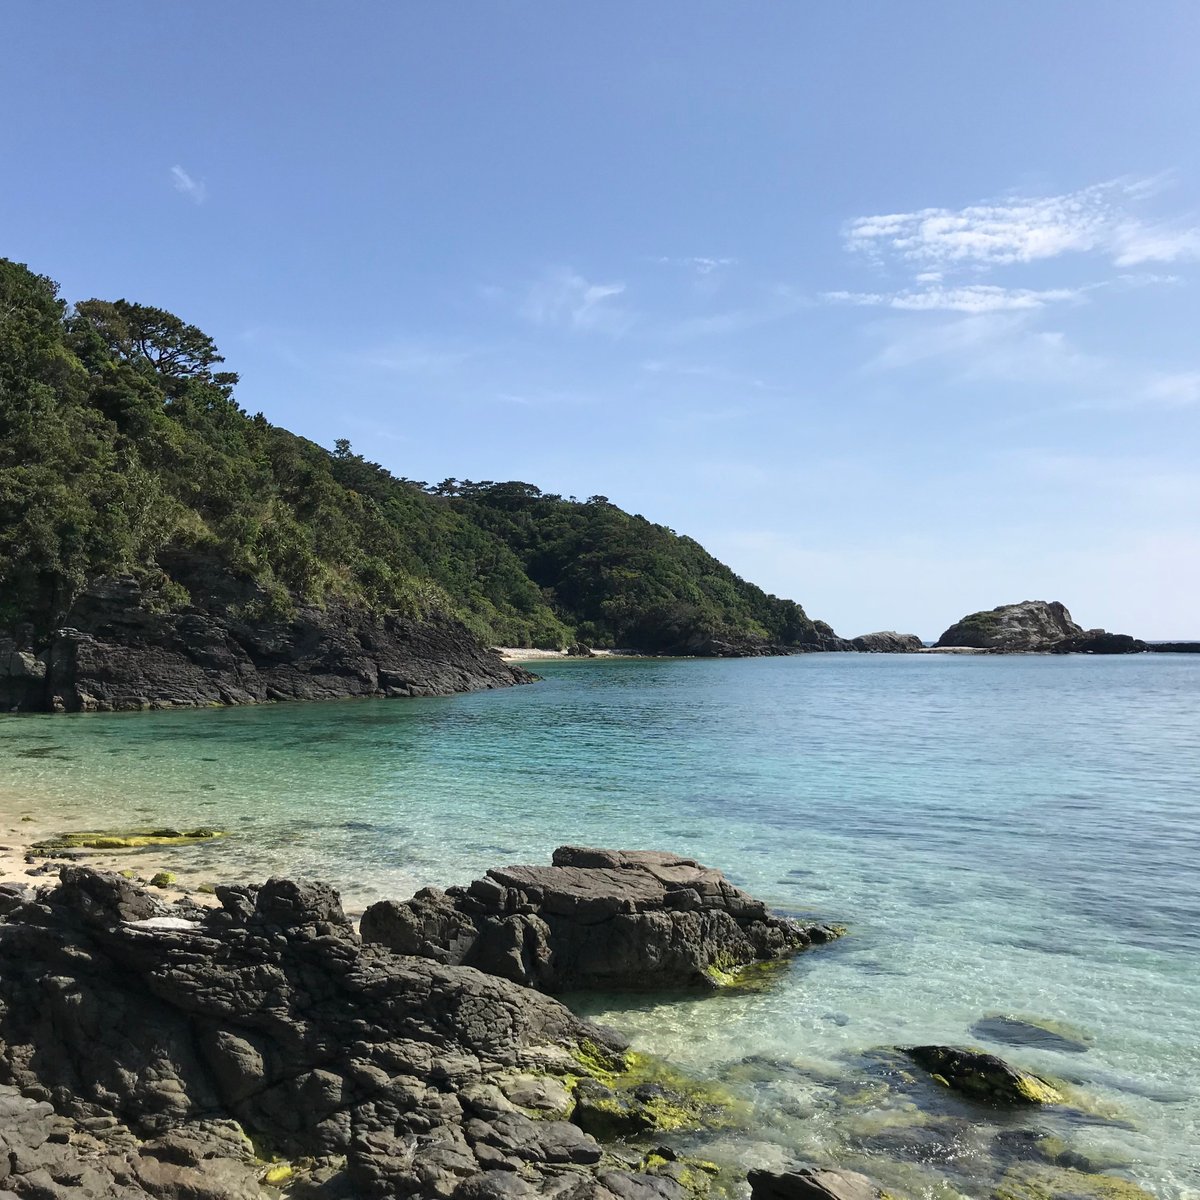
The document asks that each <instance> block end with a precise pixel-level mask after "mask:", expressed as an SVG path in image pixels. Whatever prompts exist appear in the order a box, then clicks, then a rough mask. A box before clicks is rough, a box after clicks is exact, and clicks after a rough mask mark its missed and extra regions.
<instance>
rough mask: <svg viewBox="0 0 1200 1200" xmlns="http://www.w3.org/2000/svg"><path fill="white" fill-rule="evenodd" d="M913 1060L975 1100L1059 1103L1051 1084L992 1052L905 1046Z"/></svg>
mask: <svg viewBox="0 0 1200 1200" xmlns="http://www.w3.org/2000/svg"><path fill="white" fill-rule="evenodd" d="M902 1053H904V1054H906V1055H907V1056H908V1057H909V1058H911V1059H912V1060H913V1062H915V1063H917V1064H918V1065H919V1066H922V1067H924V1068H925V1070H927V1071H928V1072H929V1073H930V1075H931V1076H932V1077H933V1078H934V1079H935V1080H936V1081H937V1082H939V1083H941V1084H944V1085H945V1086H946V1087H948V1088H950V1089H952V1090H953V1091H956V1092H961V1093H962V1094H963V1095H965V1096H969V1097H971V1098H972V1099H975V1100H983V1101H986V1102H988V1103H991V1104H1014V1105H1020V1104H1062V1103H1063V1102H1064V1097H1063V1094H1062V1092H1060V1091H1059V1090H1058V1089H1057V1088H1056V1087H1054V1086H1053V1085H1052V1084H1050V1083H1048V1082H1047V1081H1046V1080H1044V1079H1042V1078H1040V1077H1039V1076H1037V1075H1033V1074H1031V1073H1030V1072H1028V1071H1021V1070H1018V1069H1017V1068H1016V1067H1013V1066H1010V1065H1009V1064H1008V1063H1006V1062H1005V1061H1004V1059H1002V1058H1000V1057H999V1055H996V1054H988V1053H987V1052H986V1051H984V1050H976V1049H971V1048H965V1049H960V1048H957V1047H954V1046H908V1047H905V1048H903V1050H902Z"/></svg>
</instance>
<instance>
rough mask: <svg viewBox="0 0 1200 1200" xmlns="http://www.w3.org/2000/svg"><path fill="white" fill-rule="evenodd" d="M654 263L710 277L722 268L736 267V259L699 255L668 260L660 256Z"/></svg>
mask: <svg viewBox="0 0 1200 1200" xmlns="http://www.w3.org/2000/svg"><path fill="white" fill-rule="evenodd" d="M654 261H655V262H656V263H658V264H659V265H660V266H664V267H683V268H685V269H686V270H690V271H695V272H696V274H697V275H711V274H712V273H713V272H714V271H719V270H720V269H721V268H722V267H733V266H736V265H737V262H738V260H737V259H736V258H705V257H703V256H701V255H692V256H690V257H685V258H670V257H667V256H666V255H661V256H660V257H658V258H656V259H655V260H654Z"/></svg>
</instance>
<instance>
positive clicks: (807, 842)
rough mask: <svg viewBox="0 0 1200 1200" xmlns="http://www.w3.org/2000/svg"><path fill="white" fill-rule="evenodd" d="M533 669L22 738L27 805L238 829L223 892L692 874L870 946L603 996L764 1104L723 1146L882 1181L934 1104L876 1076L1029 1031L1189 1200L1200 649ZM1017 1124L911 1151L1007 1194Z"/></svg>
mask: <svg viewBox="0 0 1200 1200" xmlns="http://www.w3.org/2000/svg"><path fill="white" fill-rule="evenodd" d="M537 669H538V671H539V672H541V673H542V674H544V675H545V677H546V678H545V681H544V682H543V683H541V684H539V685H537V686H534V687H529V688H520V689H515V690H512V691H504V692H491V693H483V694H479V695H472V696H464V697H456V698H451V699H439V700H417V701H361V702H343V703H334V704H319V705H291V706H277V707H264V708H249V709H225V710H214V711H200V712H191V711H180V712H165V713H145V714H142V713H138V714H121V715H97V716H79V717H22V718H11V719H8V720H4V721H0V763H3V765H4V768H5V776H4V778H3V781H0V792H2V793H6V794H7V795H8V796H10V797H15V799H16V805H15V807H16V808H18V809H19V810H20V811H29V812H31V813H35V814H37V815H38V824H39V826H40V825H41V824H43V823H47V822H48V823H49V824H51V825H56V826H60V827H63V828H70V827H76V828H78V827H81V826H94V825H111V826H117V825H121V824H125V823H130V822H135V823H143V822H145V821H151V822H154V823H168V824H178V825H198V824H214V825H219V826H222V827H225V828H228V829H231V830H233V831H235V834H236V836H235V837H233V838H231V839H230V840H229V841H228V842H226V843H222V844H219V845H210V846H202V847H195V848H189V849H187V850H180V851H175V852H172V853H173V854H174V855H175V856H176V857H177V859H178V861H179V863H180V864H182V868H183V869H184V870H185V871H186V872H189V873H190V874H192V876H193V877H196V878H200V877H204V878H208V877H222V876H224V877H228V876H230V875H236V876H254V875H258V876H265V875H266V874H268V873H272V872H291V873H304V874H309V875H316V876H319V877H323V878H327V879H331V880H332V881H334V882H335V883H337V884H338V885H339V886H340V887H341V888H342V890H343V893H344V895H345V896H346V898H347V902H348V905H349V906H350V907H352V908H358V907H361V906H362V905H364V904H366V903H369V902H370V901H371V900H373V899H375V898H377V897H380V896H395V895H403V894H407V893H408V892H409V891H410V890H411V889H412V888H415V887H417V886H421V885H424V884H427V883H438V884H446V883H450V882H457V881H465V880H467V879H469V878H471V877H473V876H474V875H476V874H478V873H480V872H481V871H483V870H484V869H485V868H486V867H488V866H491V865H497V864H502V863H510V862H516V861H542V860H546V859H547V858H548V856H549V854H550V851H551V850H552V849H553V848H554V847H555V846H556V845H559V844H560V843H563V842H569V841H574V842H588V843H593V844H603V845H616V846H623V847H655V848H662V849H670V850H674V851H678V852H681V853H685V854H689V855H694V856H696V857H697V858H699V859H701V860H702V861H705V862H707V863H710V864H713V865H717V866H720V867H722V868H724V869H725V870H726V871H727V873H728V874H729V875H730V876H731V877H732V878H733V879H734V880H735V881H736V882H738V883H740V884H742V885H744V886H746V887H748V888H749V889H751V890H752V891H754V892H755V893H756V894H758V895H761V896H762V897H764V898H765V899H767V900H769V901H771V902H772V903H774V904H776V905H778V906H780V907H782V908H786V909H789V910H794V911H798V912H804V913H816V914H819V915H821V916H822V917H826V918H830V919H834V920H838V921H843V922H845V923H847V924H848V925H850V926H851V930H852V932H851V935H850V936H849V937H848V938H846V939H844V940H843V941H842V942H841V943H838V944H836V945H834V946H832V947H828V948H826V949H824V950H821V951H818V952H816V953H813V954H810V955H807V956H804V957H803V958H801V959H800V960H798V961H797V962H796V963H795V964H794V965H793V966H792V967H790V968H789V970H788V971H787V973H786V974H785V976H784V977H783V978H782V979H781V980H780V981H779V982H778V984H777V985H776V986H775V987H774V988H772V989H771V990H770V991H768V992H765V993H762V994H756V995H739V996H718V997H716V998H713V999H706V1000H689V999H683V1000H678V999H671V1000H658V999H656V1000H654V1001H647V1000H645V999H640V1000H639V999H637V998H621V997H605V998H592V999H590V1000H588V1001H587V1002H586V1007H587V1009H588V1010H589V1011H590V1012H593V1013H597V1014H598V1015H601V1016H603V1017H604V1018H605V1019H607V1020H608V1021H609V1023H611V1024H614V1025H617V1026H618V1027H620V1028H622V1029H623V1030H624V1031H625V1032H627V1033H631V1034H633V1035H634V1036H635V1038H636V1040H637V1041H638V1043H639V1044H640V1045H643V1046H645V1047H646V1048H648V1049H653V1050H657V1051H660V1052H662V1053H666V1054H670V1055H672V1056H674V1057H675V1058H677V1059H679V1060H682V1061H684V1062H686V1063H688V1064H689V1065H691V1066H693V1067H695V1068H696V1069H698V1070H702V1071H704V1072H706V1073H711V1074H715V1075H719V1076H723V1077H725V1078H728V1079H730V1080H733V1081H734V1083H735V1085H736V1086H738V1087H743V1088H744V1089H746V1090H747V1091H748V1093H750V1094H752V1096H753V1099H754V1101H755V1102H756V1103H758V1104H759V1105H760V1106H761V1111H762V1112H763V1114H764V1116H763V1120H762V1129H761V1138H760V1139H759V1140H758V1141H757V1142H756V1143H754V1144H749V1143H747V1142H745V1141H744V1140H743V1141H741V1142H736V1141H731V1142H729V1143H728V1144H726V1145H724V1146H718V1147H717V1149H718V1150H719V1151H721V1152H723V1153H724V1154H725V1155H727V1156H728V1157H732V1158H735V1159H738V1160H739V1161H745V1162H749V1161H751V1160H752V1159H753V1160H756V1161H757V1160H762V1159H764V1158H771V1157H782V1156H783V1155H784V1154H792V1153H801V1154H803V1155H805V1156H808V1157H815V1158H835V1159H837V1158H840V1159H843V1160H845V1161H850V1162H854V1163H855V1164H856V1165H862V1164H863V1163H864V1162H867V1163H869V1162H870V1160H871V1159H872V1156H880V1155H881V1154H884V1152H883V1151H881V1150H880V1146H881V1145H882V1144H883V1142H884V1141H886V1138H882V1139H881V1138H880V1137H878V1136H876V1134H877V1133H878V1131H879V1130H880V1129H886V1128H887V1127H889V1126H894V1125H896V1124H902V1123H903V1121H904V1120H907V1119H909V1118H911V1117H912V1113H911V1110H909V1109H906V1108H904V1107H903V1105H901V1107H900V1108H899V1109H897V1108H895V1107H894V1106H891V1107H889V1105H890V1104H891V1102H890V1101H889V1102H887V1103H885V1104H884V1105H883V1106H882V1107H881V1108H874V1109H873V1108H871V1106H869V1105H868V1106H867V1107H866V1108H865V1109H862V1108H860V1109H856V1110H853V1111H851V1110H850V1109H848V1108H847V1106H846V1105H845V1104H844V1103H843V1101H844V1099H845V1095H844V1093H845V1087H844V1082H845V1080H846V1079H847V1078H851V1079H854V1078H856V1077H857V1076H856V1072H867V1073H868V1074H869V1072H870V1069H871V1068H870V1064H869V1062H867V1061H866V1060H864V1059H862V1057H861V1056H862V1055H863V1054H864V1053H865V1052H868V1051H870V1050H871V1049H872V1048H875V1047H881V1046H892V1045H896V1044H906V1043H914V1042H929V1041H939V1042H950V1043H960V1044H961V1043H964V1042H972V1041H977V1040H978V1039H977V1038H975V1037H974V1036H973V1035H971V1034H970V1033H969V1030H970V1026H971V1025H972V1024H973V1023H974V1022H976V1021H978V1020H979V1019H980V1018H981V1017H983V1016H985V1015H986V1014H988V1013H990V1012H995V1011H1005V1012H1012V1013H1019V1014H1029V1015H1034V1016H1038V1017H1048V1018H1057V1019H1060V1020H1064V1021H1068V1022H1070V1023H1071V1024H1073V1025H1077V1026H1080V1027H1082V1028H1083V1029H1085V1030H1086V1031H1088V1032H1089V1033H1090V1034H1091V1035H1092V1036H1093V1038H1094V1041H1093V1043H1092V1045H1091V1047H1090V1049H1089V1050H1088V1051H1087V1052H1086V1053H1084V1054H1066V1053H1063V1052H1060V1051H1056V1050H1051V1049H1039V1048H1036V1047H1028V1046H1027V1047H1012V1046H1009V1047H1000V1046H997V1047H995V1048H996V1049H998V1050H1000V1051H1001V1052H1002V1053H1004V1054H1006V1055H1007V1056H1008V1057H1010V1058H1011V1059H1012V1060H1013V1061H1016V1062H1019V1063H1021V1064H1022V1065H1024V1066H1027V1067H1030V1068H1032V1069H1035V1070H1038V1071H1042V1072H1045V1073H1049V1074H1052V1075H1055V1076H1056V1077H1059V1078H1066V1079H1069V1080H1072V1081H1074V1082H1075V1083H1076V1084H1077V1085H1078V1087H1079V1088H1080V1089H1081V1091H1082V1092H1084V1093H1086V1094H1087V1095H1088V1096H1090V1097H1092V1098H1093V1099H1094V1100H1095V1101H1096V1102H1097V1103H1098V1104H1099V1105H1100V1106H1101V1107H1103V1108H1104V1109H1105V1110H1106V1111H1108V1112H1110V1114H1115V1115H1117V1116H1118V1117H1119V1118H1120V1120H1119V1123H1118V1124H1113V1123H1111V1122H1103V1123H1102V1122H1099V1121H1092V1120H1087V1119H1083V1118H1072V1120H1071V1122H1070V1124H1071V1128H1070V1129H1069V1130H1067V1132H1068V1133H1069V1134H1070V1138H1071V1141H1072V1145H1073V1146H1075V1147H1077V1148H1078V1149H1080V1150H1081V1151H1082V1152H1083V1153H1085V1154H1086V1155H1087V1156H1088V1157H1089V1158H1092V1159H1093V1160H1094V1161H1096V1162H1099V1163H1106V1162H1109V1161H1111V1162H1113V1163H1116V1164H1125V1165H1126V1166H1127V1169H1128V1171H1129V1173H1130V1174H1131V1175H1132V1177H1133V1178H1135V1179H1137V1180H1138V1182H1140V1183H1142V1184H1143V1185H1145V1186H1147V1187H1150V1188H1151V1189H1152V1190H1154V1191H1155V1192H1156V1193H1157V1194H1158V1195H1160V1196H1162V1197H1164V1198H1165V1200H1177V1198H1179V1197H1183V1196H1194V1195H1195V1194H1196V1192H1195V1190H1194V1189H1196V1188H1197V1187H1200V1169H1198V1167H1197V1152H1196V1147H1197V1145H1200V1085H1198V1081H1200V866H1198V863H1200V736H1198V735H1200V658H1196V657H1187V656H1167V655H1163V656H1152V657H1147V656H1135V657H1129V658H1042V657H1014V658H1004V657H1001V658H988V657H985V658H969V657H965V658H964V657H950V656H946V657H943V656H935V655H927V656H871V655H811V656H806V657H802V658H794V659H761V660H742V661H732V662H721V661H654V662H645V661H623V660H600V661H590V662H578V663H576V662H550V663H545V664H538V665H537ZM9 807H10V808H13V807H14V805H13V804H12V803H10V804H9ZM29 827H30V828H33V826H32V825H31V826H29ZM5 828H6V829H10V830H11V829H14V828H17V826H15V825H14V824H12V823H9V824H6V825H5ZM8 836H10V837H11V836H12V834H11V833H10V834H9V835H8ZM158 855H159V857H160V858H161V856H162V852H161V851H159V852H158ZM748 1059H749V1060H750V1061H749V1062H747V1060H748ZM764 1060H765V1061H766V1062H767V1063H769V1064H771V1066H770V1067H769V1069H764V1070H761V1071H760V1070H759V1067H760V1066H761V1065H762V1063H763V1062H764ZM759 1076H761V1078H760V1077H759ZM866 1077H867V1076H866V1075H864V1076H863V1078H866ZM837 1081H841V1082H840V1084H839V1083H838V1082H837ZM839 1086H840V1087H841V1092H839V1091H838V1087H839ZM905 1114H908V1115H907V1116H905ZM1038 1121H1041V1122H1043V1127H1044V1128H1047V1129H1052V1128H1053V1129H1057V1127H1056V1126H1055V1124H1054V1119H1052V1118H1050V1117H1044V1118H1043V1117H1039V1118H1037V1119H1036V1120H1035V1121H1034V1124H1035V1126H1036V1125H1037V1122H1038ZM1060 1124H1061V1122H1060ZM1002 1126H1003V1121H1000V1120H999V1119H997V1121H996V1122H995V1123H988V1122H984V1123H983V1124H982V1125H980V1126H979V1129H980V1130H981V1132H977V1133H975V1134H972V1135H971V1136H970V1137H965V1138H964V1139H962V1140H960V1142H959V1143H958V1144H956V1146H955V1147H953V1148H952V1152H951V1151H947V1150H946V1148H945V1147H944V1146H939V1145H937V1144H936V1142H937V1137H936V1136H935V1135H936V1130H934V1131H932V1132H929V1134H928V1142H929V1144H928V1145H926V1146H924V1147H923V1148H921V1149H919V1150H918V1151H915V1152H913V1151H911V1150H906V1151H905V1153H906V1154H910V1155H915V1157H917V1158H920V1159H923V1160H924V1161H925V1164H926V1168H927V1174H926V1176H923V1178H927V1179H930V1180H933V1183H932V1185H930V1186H931V1187H932V1191H930V1190H929V1189H926V1190H927V1192H928V1194H934V1193H938V1194H942V1193H945V1192H946V1191H947V1189H953V1190H957V1191H958V1192H961V1193H964V1194H967V1195H981V1196H982V1195H987V1194H988V1190H987V1189H984V1190H977V1189H976V1188H974V1187H973V1186H972V1184H971V1178H972V1174H973V1172H975V1171H976V1170H979V1171H982V1170H983V1169H984V1166H983V1165H982V1164H984V1163H985V1159H986V1158H987V1155H988V1153H989V1151H988V1149H987V1146H986V1145H985V1143H986V1141H987V1139H988V1138H990V1137H991V1135H992V1134H993V1133H996V1132H1001V1131H1002ZM1058 1131H1060V1132H1061V1129H1059V1130H1058ZM889 1153H890V1151H889ZM864 1156H865V1158H864ZM884 1157H886V1155H884ZM875 1165H876V1166H877V1167H878V1170H877V1173H883V1174H885V1175H886V1173H887V1169H888V1168H887V1166H886V1163H884V1162H883V1161H882V1159H881V1160H880V1162H879V1163H877V1164H875ZM981 1177H982V1176H981ZM939 1179H940V1180H942V1184H941V1185H939V1184H938V1180H939ZM900 1182H901V1183H904V1182H908V1184H909V1186H910V1187H911V1188H913V1189H916V1190H920V1189H918V1188H917V1184H916V1183H915V1182H913V1181H911V1180H909V1181H906V1180H903V1179H902V1180H901V1181H900Z"/></svg>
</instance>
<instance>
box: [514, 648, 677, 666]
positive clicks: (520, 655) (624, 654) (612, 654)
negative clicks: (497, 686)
mask: <svg viewBox="0 0 1200 1200" xmlns="http://www.w3.org/2000/svg"><path fill="white" fill-rule="evenodd" d="M492 649H493V650H494V651H495V652H496V653H497V654H498V655H500V657H501V658H502V659H503V660H504V661H505V662H514V663H521V662H543V661H545V660H546V659H561V658H570V659H578V660H580V661H585V660H587V659H589V658H653V657H654V655H652V654H639V653H638V651H636V650H592V651H591V652H590V653H588V654H572V653H571V652H570V651H569V650H538V649H535V648H532V647H526V646H493V647H492Z"/></svg>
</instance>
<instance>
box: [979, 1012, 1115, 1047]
mask: <svg viewBox="0 0 1200 1200" xmlns="http://www.w3.org/2000/svg"><path fill="white" fill-rule="evenodd" d="M971 1032H972V1033H973V1034H974V1035H975V1036H976V1037H981V1038H991V1039H992V1041H996V1042H1005V1043H1006V1044H1007V1045H1010V1046H1035V1047H1037V1048H1038V1049H1040V1050H1061V1051H1063V1052H1064V1053H1067V1054H1086V1053H1087V1051H1088V1050H1089V1049H1090V1048H1091V1044H1092V1042H1093V1041H1094V1039H1093V1037H1092V1035H1091V1034H1090V1033H1087V1032H1085V1031H1084V1030H1082V1029H1077V1028H1076V1027H1075V1026H1073V1025H1068V1024H1066V1022H1064V1021H1053V1020H1049V1019H1047V1018H1042V1017H1015V1016H1010V1015H1008V1014H1007V1013H989V1014H988V1015H987V1016H986V1017H984V1018H983V1019H982V1020H980V1021H976V1022H975V1024H974V1025H972V1026H971Z"/></svg>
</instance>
